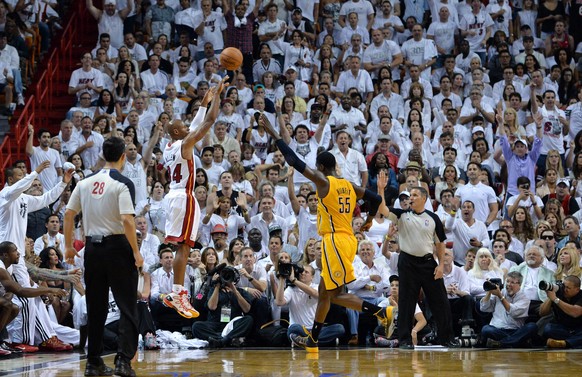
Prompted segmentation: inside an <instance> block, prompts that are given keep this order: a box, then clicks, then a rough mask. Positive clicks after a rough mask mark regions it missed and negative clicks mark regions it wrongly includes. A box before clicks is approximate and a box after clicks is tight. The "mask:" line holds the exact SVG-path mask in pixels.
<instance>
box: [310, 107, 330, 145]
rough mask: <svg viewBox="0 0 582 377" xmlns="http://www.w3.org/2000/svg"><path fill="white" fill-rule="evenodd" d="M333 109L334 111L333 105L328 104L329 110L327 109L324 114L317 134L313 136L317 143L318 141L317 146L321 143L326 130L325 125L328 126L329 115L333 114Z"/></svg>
mask: <svg viewBox="0 0 582 377" xmlns="http://www.w3.org/2000/svg"><path fill="white" fill-rule="evenodd" d="M331 109H332V106H331V103H328V104H327V108H326V109H325V112H324V113H323V116H322V117H321V120H320V121H319V125H318V126H317V129H316V130H315V134H314V135H313V137H315V141H317V144H319V143H321V138H322V137H323V131H324V130H325V125H326V124H327V120H328V119H329V115H330V114H331Z"/></svg>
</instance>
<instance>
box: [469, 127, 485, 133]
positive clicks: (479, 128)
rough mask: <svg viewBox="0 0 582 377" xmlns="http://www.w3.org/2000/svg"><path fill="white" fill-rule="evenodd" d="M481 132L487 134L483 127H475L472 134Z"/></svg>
mask: <svg viewBox="0 0 582 377" xmlns="http://www.w3.org/2000/svg"><path fill="white" fill-rule="evenodd" d="M479 131H481V132H483V133H485V129H483V127H481V126H477V127H473V129H472V130H471V133H472V134H474V133H475V132H479Z"/></svg>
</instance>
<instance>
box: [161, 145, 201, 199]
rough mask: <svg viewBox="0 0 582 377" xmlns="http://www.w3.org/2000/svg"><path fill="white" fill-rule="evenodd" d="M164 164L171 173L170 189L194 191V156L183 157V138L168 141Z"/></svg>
mask: <svg viewBox="0 0 582 377" xmlns="http://www.w3.org/2000/svg"><path fill="white" fill-rule="evenodd" d="M164 166H165V167H166V169H168V172H169V173H170V190H180V189H183V190H187V191H190V192H193V191H194V182H195V178H196V174H195V172H196V167H195V166H194V158H192V159H191V160H186V159H185V158H184V157H182V140H177V141H174V142H170V143H168V145H166V149H165V150H164Z"/></svg>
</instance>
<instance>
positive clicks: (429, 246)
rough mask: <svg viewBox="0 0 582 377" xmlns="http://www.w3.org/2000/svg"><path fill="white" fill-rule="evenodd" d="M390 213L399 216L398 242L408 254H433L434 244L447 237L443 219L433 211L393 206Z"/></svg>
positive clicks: (401, 248)
mask: <svg viewBox="0 0 582 377" xmlns="http://www.w3.org/2000/svg"><path fill="white" fill-rule="evenodd" d="M390 213H393V214H394V215H395V216H396V217H397V218H398V222H397V225H398V243H399V245H400V250H401V251H404V252H405V253H407V254H410V255H413V256H415V257H422V256H424V255H426V254H432V253H433V247H434V245H435V244H436V243H440V242H444V240H445V239H446V236H445V228H444V227H443V223H442V222H441V219H440V218H439V217H438V216H437V215H436V214H434V213H432V212H428V211H422V212H421V213H416V212H414V211H413V210H411V209H409V210H406V211H405V210H402V209H396V208H392V209H390Z"/></svg>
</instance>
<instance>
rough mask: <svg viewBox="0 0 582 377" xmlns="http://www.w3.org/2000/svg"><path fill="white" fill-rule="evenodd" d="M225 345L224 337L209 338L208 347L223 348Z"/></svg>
mask: <svg viewBox="0 0 582 377" xmlns="http://www.w3.org/2000/svg"><path fill="white" fill-rule="evenodd" d="M224 346H225V344H224V340H223V339H222V338H213V337H210V338H208V348H223V347H224Z"/></svg>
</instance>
